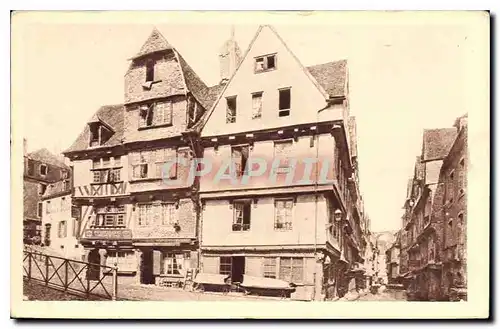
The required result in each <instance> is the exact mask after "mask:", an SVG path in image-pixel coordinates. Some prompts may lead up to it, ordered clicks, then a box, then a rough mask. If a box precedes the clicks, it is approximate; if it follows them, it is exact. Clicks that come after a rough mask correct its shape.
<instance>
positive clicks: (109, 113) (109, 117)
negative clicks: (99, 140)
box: [64, 104, 125, 154]
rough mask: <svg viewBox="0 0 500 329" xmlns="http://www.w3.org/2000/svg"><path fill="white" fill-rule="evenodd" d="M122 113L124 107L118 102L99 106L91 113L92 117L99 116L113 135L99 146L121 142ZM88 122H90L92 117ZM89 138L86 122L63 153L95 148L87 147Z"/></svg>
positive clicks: (108, 145) (123, 112) (122, 128)
mask: <svg viewBox="0 0 500 329" xmlns="http://www.w3.org/2000/svg"><path fill="white" fill-rule="evenodd" d="M124 114H125V108H124V106H123V105H122V104H119V105H104V106H101V107H100V108H99V110H97V112H96V113H95V114H94V115H93V118H94V117H97V118H99V120H100V121H102V122H104V124H105V125H107V126H109V127H110V128H111V129H112V131H113V135H112V136H111V137H110V138H109V139H108V140H107V141H106V142H105V143H104V144H103V145H100V146H99V147H110V146H115V145H120V144H121V143H122V138H123V130H124ZM89 122H92V119H91V120H90V121H89ZM89 140H90V128H89V125H88V122H87V124H86V125H85V127H84V128H83V131H82V132H81V133H80V135H79V136H78V137H77V139H76V140H75V141H74V142H73V144H72V145H71V146H70V147H69V148H68V149H67V150H66V151H64V153H65V154H66V153H71V152H77V151H84V150H88V149H95V148H96V147H92V148H90V147H89Z"/></svg>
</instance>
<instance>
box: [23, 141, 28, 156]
mask: <svg viewBox="0 0 500 329" xmlns="http://www.w3.org/2000/svg"><path fill="white" fill-rule="evenodd" d="M27 154H28V141H27V140H26V138H23V156H26V155H27Z"/></svg>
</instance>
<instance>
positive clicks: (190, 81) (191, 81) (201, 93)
mask: <svg viewBox="0 0 500 329" xmlns="http://www.w3.org/2000/svg"><path fill="white" fill-rule="evenodd" d="M176 53H177V56H178V58H179V65H180V67H181V70H182V74H183V76H184V81H185V83H186V88H187V90H188V91H190V92H191V94H192V95H193V97H194V98H195V99H196V100H197V101H198V102H199V103H200V104H201V105H202V106H203V107H204V108H205V110H208V109H210V108H211V107H212V104H213V103H214V101H215V99H216V98H217V96H218V94H215V93H214V92H213V91H214V90H211V88H213V87H211V88H209V87H207V85H206V84H205V83H204V82H203V80H201V79H200V77H199V76H198V74H196V72H195V71H194V70H193V69H192V68H191V66H189V64H188V63H187V62H186V60H185V59H184V58H183V57H182V55H181V54H179V52H178V51H176ZM214 87H217V86H214Z"/></svg>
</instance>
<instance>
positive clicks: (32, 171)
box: [28, 159, 35, 176]
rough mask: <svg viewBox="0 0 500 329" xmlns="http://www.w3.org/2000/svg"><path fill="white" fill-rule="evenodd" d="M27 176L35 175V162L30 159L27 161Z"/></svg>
mask: <svg viewBox="0 0 500 329" xmlns="http://www.w3.org/2000/svg"><path fill="white" fill-rule="evenodd" d="M28 175H29V176H33V175H35V162H34V161H33V160H31V159H28Z"/></svg>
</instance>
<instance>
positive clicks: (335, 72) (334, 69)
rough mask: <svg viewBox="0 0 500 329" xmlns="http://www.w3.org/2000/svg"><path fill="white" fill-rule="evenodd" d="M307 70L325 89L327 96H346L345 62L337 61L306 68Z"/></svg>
mask: <svg viewBox="0 0 500 329" xmlns="http://www.w3.org/2000/svg"><path fill="white" fill-rule="evenodd" d="M307 70H308V71H309V72H310V73H311V75H312V76H313V77H314V79H316V81H318V83H319V84H320V85H321V86H322V87H323V89H325V91H326V92H327V94H328V96H330V97H332V98H334V97H342V96H346V93H347V91H346V79H347V60H345V59H343V60H339V61H334V62H329V63H324V64H318V65H314V66H308V67H307Z"/></svg>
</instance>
